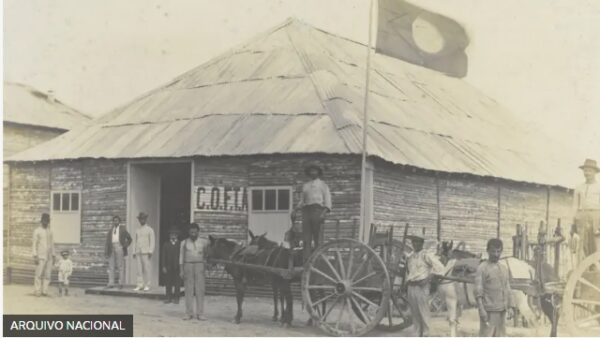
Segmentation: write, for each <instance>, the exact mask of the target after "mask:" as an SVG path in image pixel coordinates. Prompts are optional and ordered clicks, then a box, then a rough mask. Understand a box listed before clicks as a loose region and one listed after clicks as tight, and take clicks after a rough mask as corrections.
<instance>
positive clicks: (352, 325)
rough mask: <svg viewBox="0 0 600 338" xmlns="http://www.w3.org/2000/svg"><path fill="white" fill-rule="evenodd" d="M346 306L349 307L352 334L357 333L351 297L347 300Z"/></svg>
mask: <svg viewBox="0 0 600 338" xmlns="http://www.w3.org/2000/svg"><path fill="white" fill-rule="evenodd" d="M346 306H347V307H348V320H349V321H350V330H351V331H350V332H351V333H354V331H356V325H355V324H354V318H353V316H352V315H353V314H354V311H352V305H351V304H350V297H348V298H346Z"/></svg>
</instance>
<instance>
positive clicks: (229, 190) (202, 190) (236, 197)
mask: <svg viewBox="0 0 600 338" xmlns="http://www.w3.org/2000/svg"><path fill="white" fill-rule="evenodd" d="M194 201H195V203H194V205H195V207H194V209H195V210H196V211H225V212H246V211H247V210H248V193H247V189H246V187H235V186H224V187H215V186H195V187H194Z"/></svg>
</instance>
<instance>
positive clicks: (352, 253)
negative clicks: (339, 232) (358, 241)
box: [346, 242, 354, 277]
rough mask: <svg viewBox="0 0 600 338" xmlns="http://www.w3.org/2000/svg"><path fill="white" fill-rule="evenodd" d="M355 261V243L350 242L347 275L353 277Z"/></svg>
mask: <svg viewBox="0 0 600 338" xmlns="http://www.w3.org/2000/svg"><path fill="white" fill-rule="evenodd" d="M353 261H354V243H353V242H350V257H349V258H348V269H346V275H347V276H348V277H350V276H352V264H353Z"/></svg>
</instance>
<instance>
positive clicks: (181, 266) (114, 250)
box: [105, 212, 208, 321]
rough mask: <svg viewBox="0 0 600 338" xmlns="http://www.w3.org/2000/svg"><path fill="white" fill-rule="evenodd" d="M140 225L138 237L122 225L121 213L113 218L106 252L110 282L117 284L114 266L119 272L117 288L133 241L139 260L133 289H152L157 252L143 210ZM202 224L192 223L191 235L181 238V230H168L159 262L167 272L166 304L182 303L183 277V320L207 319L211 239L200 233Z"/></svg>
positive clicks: (152, 234) (109, 284) (140, 214)
mask: <svg viewBox="0 0 600 338" xmlns="http://www.w3.org/2000/svg"><path fill="white" fill-rule="evenodd" d="M137 219H138V222H139V224H140V226H139V227H138V229H137V230H136V232H135V238H134V239H132V238H131V235H129V233H128V232H127V230H126V229H125V227H123V226H121V219H120V218H119V216H114V217H113V227H112V229H111V230H110V231H109V232H108V233H107V236H106V248H105V254H106V258H107V259H108V285H107V288H113V287H115V269H116V270H118V271H119V283H118V287H119V288H123V283H124V279H125V257H126V256H127V249H128V247H129V245H130V244H132V243H133V258H134V259H135V260H136V263H137V266H136V267H137V285H136V287H135V289H134V291H142V292H145V291H149V290H150V286H151V278H152V261H151V259H152V255H153V254H154V251H155V235H154V230H153V229H152V227H151V226H149V225H148V223H147V222H148V214H146V213H145V212H140V213H139V215H138V216H137ZM199 232H200V226H199V225H198V224H197V223H192V224H190V225H189V227H188V234H187V235H188V236H187V238H185V239H184V240H182V241H181V240H180V238H179V237H180V231H179V229H177V228H175V227H173V228H171V229H170V230H169V240H168V241H165V242H164V243H163V246H162V250H161V253H160V254H161V256H160V265H161V266H162V269H161V272H162V273H163V275H164V280H165V289H166V290H165V291H166V299H165V303H167V304H168V303H174V304H179V296H180V290H181V289H180V287H181V280H183V285H184V287H185V291H186V292H185V305H186V316H185V317H184V320H190V319H198V320H201V321H203V320H206V317H205V316H204V291H205V281H204V270H205V264H206V254H207V246H208V240H206V239H204V238H201V237H199V236H198V234H199Z"/></svg>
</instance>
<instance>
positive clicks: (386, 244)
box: [371, 237, 412, 331]
mask: <svg viewBox="0 0 600 338" xmlns="http://www.w3.org/2000/svg"><path fill="white" fill-rule="evenodd" d="M371 247H372V248H373V250H375V252H377V254H378V255H379V257H381V259H382V260H383V262H384V264H385V266H386V267H387V270H388V273H389V275H390V285H391V286H392V297H391V301H390V303H389V304H388V309H387V312H386V314H385V317H384V318H383V320H382V321H381V322H380V323H379V325H377V328H379V329H381V330H386V331H399V330H403V329H405V328H407V327H409V326H410V325H411V324H412V316H411V313H410V307H409V305H408V301H407V300H406V298H405V297H404V295H402V290H401V286H402V276H403V273H404V269H405V266H404V260H403V257H404V255H406V254H409V253H411V252H412V247H410V246H409V245H404V244H402V242H401V241H399V240H396V239H392V240H391V241H390V240H388V239H387V238H384V237H379V238H376V239H374V240H373V242H372V243H371Z"/></svg>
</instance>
